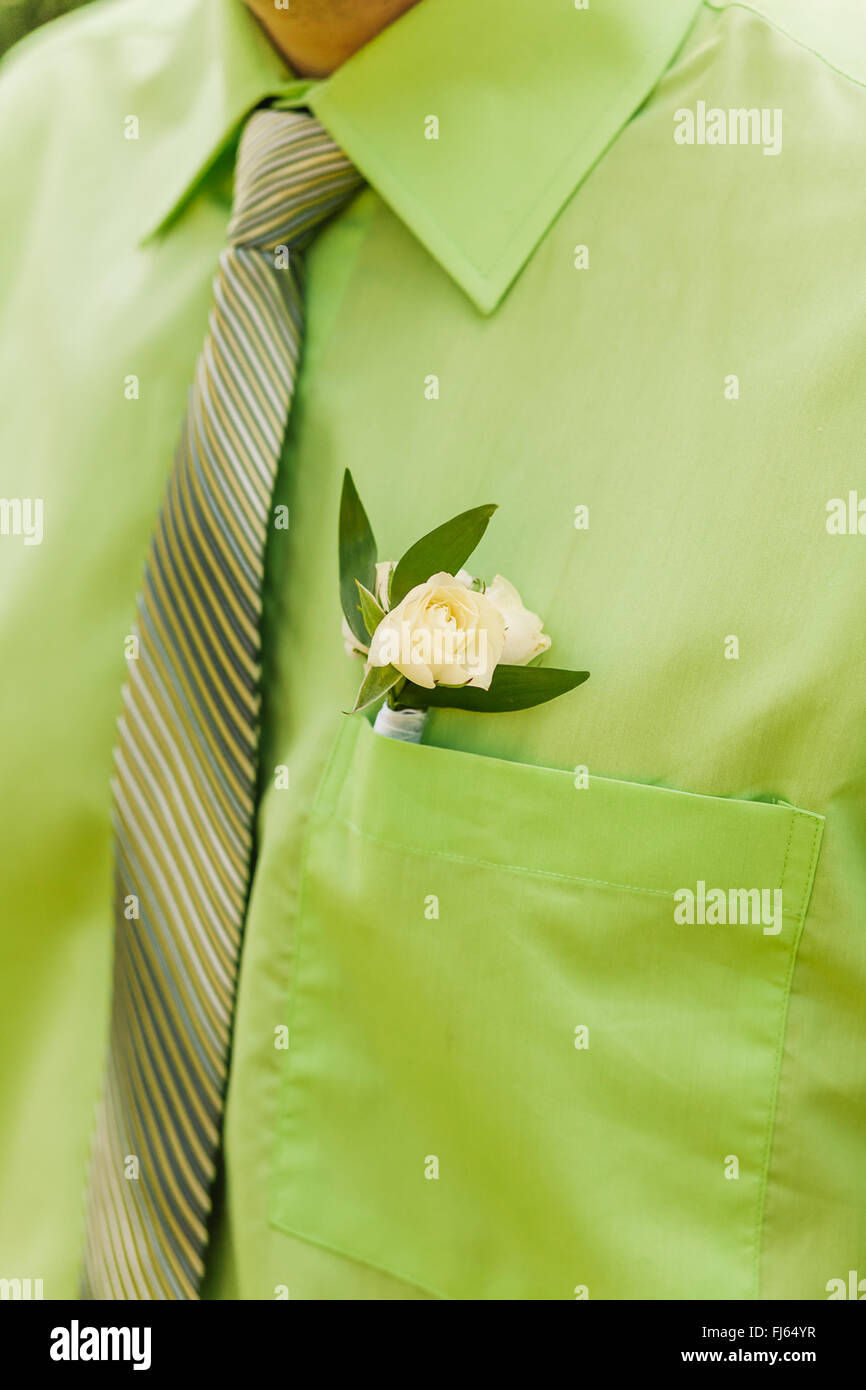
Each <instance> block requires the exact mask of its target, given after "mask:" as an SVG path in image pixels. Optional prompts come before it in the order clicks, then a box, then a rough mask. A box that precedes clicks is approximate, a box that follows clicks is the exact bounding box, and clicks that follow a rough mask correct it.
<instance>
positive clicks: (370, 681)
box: [352, 666, 401, 714]
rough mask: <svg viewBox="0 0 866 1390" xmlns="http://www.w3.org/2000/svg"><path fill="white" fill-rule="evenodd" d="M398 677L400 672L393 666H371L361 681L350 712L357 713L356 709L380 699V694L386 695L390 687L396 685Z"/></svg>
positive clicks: (365, 706)
mask: <svg viewBox="0 0 866 1390" xmlns="http://www.w3.org/2000/svg"><path fill="white" fill-rule="evenodd" d="M400 679H401V676H400V672H399V671H397V670H395V669H394V667H393V666H371V667H370V669H369V671H368V672H367V674H366V675H365V677H364V679H363V680H362V682H361V689H360V690H359V691H358V694H357V695H356V696H355V703H354V705H353V706H352V714H357V713H358V710H361V709H366V708H367V706H368V705H373V704H375V703H376V701H377V700H381V698H382V696H383V695H387V694H388V691H389V690H390V689H391V687H392V686H394V685H396V684H397V682H398V680H400Z"/></svg>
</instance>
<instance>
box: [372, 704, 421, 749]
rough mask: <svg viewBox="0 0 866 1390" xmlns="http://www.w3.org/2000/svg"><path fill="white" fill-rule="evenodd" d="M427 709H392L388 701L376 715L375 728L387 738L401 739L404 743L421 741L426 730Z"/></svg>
mask: <svg viewBox="0 0 866 1390" xmlns="http://www.w3.org/2000/svg"><path fill="white" fill-rule="evenodd" d="M426 718H427V711H426V709H391V706H390V705H389V704H388V703H387V702H386V703H385V704H384V705H383V706H382V708H381V709H380V710H379V713H378V714H377V715H376V722H375V724H374V725H373V728H374V730H375V732H376V733H377V734H384V736H385V738H396V739H400V741H401V742H402V743H420V742H421V735H422V733H423V732H424V720H425V719H426Z"/></svg>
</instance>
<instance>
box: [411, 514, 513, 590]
mask: <svg viewBox="0 0 866 1390" xmlns="http://www.w3.org/2000/svg"><path fill="white" fill-rule="evenodd" d="M495 511H496V504H495V503H492V502H491V503H487V504H486V505H485V506H483V507H473V508H472V509H471V511H468V512H461V513H460V515H459V516H454V517H452V518H451V520H450V521H446V522H444V523H443V525H442V526H437V527H436V529H435V531H428V533H427V535H426V536H422V537H421V539H420V541H416V542H415V544H414V545H410V547H409V549H408V550H407V551H406V554H405V555H404V556H403V558H402V559H401V560H400V562H399V564H398V565H397V568H396V569H395V571H394V573H393V574H392V576H391V607H392V608H393V607H394V605H395V604H397V603H399V602H400V600H401V599H403V598H405V597H406V595H407V594H408V592H409V590H410V589H414V587H415V585H416V584H423V583H424V581H425V580H426V579H429V578H430V576H431V574H438V572H439V571H440V570H446V571H447V573H448V574H456V573H457V571H458V570H459V569H462V567H463V566H464V565H465V564H466V561H467V560H468V559H469V556H470V555H471V554H472V552H473V550H474V549H475V547H476V545H477V544H478V542H479V541H480V540H481V537H482V536H483V535H484V532H485V531H486V530H487V523H488V522H489V520H490V518H491V517H492V515H493V513H494V512H495Z"/></svg>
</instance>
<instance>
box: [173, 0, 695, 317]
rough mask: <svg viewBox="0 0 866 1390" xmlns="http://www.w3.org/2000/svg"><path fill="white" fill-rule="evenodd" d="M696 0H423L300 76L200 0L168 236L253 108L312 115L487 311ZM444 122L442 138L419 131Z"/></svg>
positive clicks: (232, 9)
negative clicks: (339, 57)
mask: <svg viewBox="0 0 866 1390" xmlns="http://www.w3.org/2000/svg"><path fill="white" fill-rule="evenodd" d="M700 8H701V4H700V3H698V0H589V7H588V8H587V9H578V8H576V7H575V6H574V5H573V4H571V3H569V0H421V3H420V4H418V5H416V6H415V8H413V9H411V10H409V11H407V13H406V14H405V15H403V16H402V17H401V18H400V19H399V20H397V21H396V22H395V23H394V24H392V25H390V26H389V27H388V28H387V29H385V30H383V32H382V33H381V34H379V35H378V36H377V37H376V38H375V39H374V40H373V41H372V42H371V43H369V44H368V45H367V46H366V47H365V48H363V49H361V50H360V52H358V53H356V54H355V55H354V57H353V58H351V59H350V60H349V61H348V62H347V63H345V64H344V65H343V66H342V67H341V68H339V69H338V71H337V72H336V73H334V74H333V76H331V77H329V78H328V79H326V80H325V81H321V82H314V83H308V82H297V81H295V80H293V78H292V75H291V73H290V72H289V70H288V68H287V67H286V66H285V65H284V64H283V62H282V61H281V60H280V58H279V57H278V55H277V54H276V53H275V51H274V49H273V48H272V47H271V45H270V43H269V42H268V40H267V39H266V38H265V36H264V34H263V33H262V32H261V31H260V29H259V27H258V25H257V24H256V23H255V21H254V20H253V19H252V18H251V17H250V15H249V13H248V12H247V11H246V10H245V9H244V7H243V6H242V4H241V0H217V3H214V0H201V23H202V25H203V27H204V35H203V36H199V41H201V40H202V38H203V40H204V43H205V52H204V54H203V55H202V56H203V58H204V62H205V68H204V72H205V75H206V80H205V81H204V82H203V83H202V85H201V90H200V91H197V92H195V93H194V94H193V95H192V97H191V99H190V103H189V106H188V108H187V109H185V111H184V112H183V113H182V114H181V115H180V116H179V118H178V120H177V122H176V124H175V126H174V127H173V134H172V146H173V148H172V149H171V150H170V151H168V152H165V153H164V155H163V157H164V159H165V164H164V166H163V167H171V168H172V170H173V171H175V173H176V177H175V178H174V179H173V180H172V182H171V183H170V184H169V185H168V186H167V188H166V196H165V199H164V200H163V201H162V202H161V205H160V207H159V208H158V210H157V213H158V215H157V218H156V220H155V223H154V225H153V227H152V232H166V231H167V230H168V229H169V227H170V225H171V222H172V221H173V220H174V218H175V217H176V216H177V215H178V214H179V213H180V211H181V210H182V208H183V207H184V205H185V204H186V202H187V201H188V199H189V198H190V197H191V196H192V194H193V193H194V192H195V190H196V188H197V187H198V185H199V184H200V182H201V181H202V179H203V178H204V177H205V176H206V174H207V171H208V170H209V168H210V167H211V165H212V164H213V163H214V162H215V160H216V159H217V158H218V156H219V155H220V153H221V152H222V151H223V150H224V149H225V148H226V146H228V145H229V144H230V143H231V142H232V141H233V140H234V139H235V137H236V134H237V131H238V129H239V127H240V125H241V124H242V122H243V120H244V118H245V116H246V115H247V113H248V112H249V111H250V110H251V109H252V108H253V107H254V106H256V105H258V104H259V103H260V102H261V101H263V100H265V99H267V98H272V97H279V98H282V99H283V100H285V101H288V102H289V103H290V104H291V103H294V104H299V103H301V102H304V103H306V104H307V105H309V106H310V107H311V108H312V110H313V111H314V112H315V114H316V115H317V117H318V118H319V119H320V120H321V122H322V124H323V125H324V126H325V127H326V128H327V129H328V130H329V131H330V132H331V134H332V135H333V136H334V138H335V139H336V140H337V141H338V142H339V144H340V145H341V146H342V148H343V149H344V150H345V151H346V153H347V154H348V155H349V157H350V158H351V159H352V160H353V161H354V163H355V164H356V165H357V167H358V169H359V170H360V171H361V173H362V174H363V175H364V176H365V178H366V179H367V180H368V181H369V183H370V184H371V185H372V186H373V187H374V188H375V189H376V190H377V192H378V193H379V194H380V195H381V197H382V198H383V199H384V200H385V201H386V202H387V203H388V204H390V206H391V207H392V208H393V210H394V212H396V214H397V215H398V216H399V217H400V218H401V219H402V221H403V222H404V223H406V225H407V226H408V227H409V228H410V229H411V231H412V232H413V233H414V235H415V236H416V237H417V238H418V239H419V241H421V242H423V244H424V245H425V246H426V247H427V249H428V250H429V252H430V253H431V254H432V255H433V256H434V257H435V258H436V260H437V261H438V262H439V263H440V264H441V265H442V266H443V267H444V269H445V270H446V271H447V272H448V273H449V274H450V275H451V276H452V277H453V279H454V280H456V281H457V283H458V284H459V285H460V286H461V287H462V288H463V290H464V291H465V293H466V294H467V295H468V296H469V297H470V299H472V300H473V302H474V303H475V305H476V306H477V308H478V309H479V310H481V312H482V313H490V312H492V310H494V309H495V308H496V306H497V305H498V304H499V302H500V300H501V299H502V297H503V295H504V294H505V293H506V291H507V290H508V288H509V286H510V285H511V283H512V282H513V280H514V279H515V278H516V276H517V275H518V274H519V272H520V270H521V268H522V266H523V265H524V264H525V262H526V260H527V259H528V258H529V256H530V255H531V254H532V251H533V249H534V248H535V246H536V245H537V244H538V242H539V240H540V239H541V238H542V236H543V235H544V233H545V232H546V230H547V229H548V227H549V226H550V224H551V223H552V222H553V220H554V219H555V217H556V216H557V214H558V212H559V211H560V209H561V208H562V206H563V205H564V203H565V202H566V201H567V200H568V198H569V197H570V196H571V194H572V193H573V192H574V190H575V189H576V188H577V186H578V185H579V184H580V182H581V181H582V180H583V178H584V177H585V176H586V175H587V174H588V173H589V171H590V170H591V169H592V167H593V165H594V164H595V163H596V162H597V160H598V159H599V158H600V157H601V155H602V154H603V153H604V151H605V150H606V149H607V147H608V146H609V145H610V144H611V142H612V141H613V140H614V139H615V138H616V136H617V134H618V133H619V131H620V130H621V129H622V127H623V126H624V125H625V123H626V122H627V121H628V120H629V118H630V117H631V116H632V115H633V113H634V112H635V111H636V110H637V108H638V107H639V106H640V105H641V103H642V102H643V101H644V99H645V98H646V96H647V94H648V93H649V91H650V90H651V89H652V87H653V86H654V85H655V84H656V82H657V81H658V79H659V77H660V76H661V74H662V73H663V72H664V70H665V68H666V67H667V66H668V64H669V63H670V61H671V59H672V57H673V55H674V53H675V52H676V50H677V49H678V48H679V46H680V44H681V43H682V40H683V38H684V36H685V34H686V32H687V30H688V29H689V27H690V26H691V24H692V22H693V20H694V18H695V16H696V13H697V11H698V10H699V9H700ZM437 126H438V138H430V136H431V135H432V134H433V132H434V131H435V130H436V129H437Z"/></svg>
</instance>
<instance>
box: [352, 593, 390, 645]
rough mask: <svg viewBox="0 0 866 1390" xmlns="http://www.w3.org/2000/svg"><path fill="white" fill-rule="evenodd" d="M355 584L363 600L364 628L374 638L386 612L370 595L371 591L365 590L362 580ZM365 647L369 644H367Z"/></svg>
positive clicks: (362, 615)
mask: <svg viewBox="0 0 866 1390" xmlns="http://www.w3.org/2000/svg"><path fill="white" fill-rule="evenodd" d="M355 583H356V584H357V586H358V595H359V597H360V600H361V617H362V618H363V620H364V626H365V628H366V629H367V632H368V633H369V635H370V636H371V637H372V636H373V633H374V632H375V631H376V628H377V627H378V626H379V624H380V623H381V621H382V619H383V618H384V616H385V610H384V608H380V607H379V605H378V603H377V602H376V599H375V598H374V597H373V595H372V594H371V593H370V590H369V589H365V588H364V585H363V584H362V583H361V581H360V579H356V580H355ZM365 645H367V644H366V643H365Z"/></svg>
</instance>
